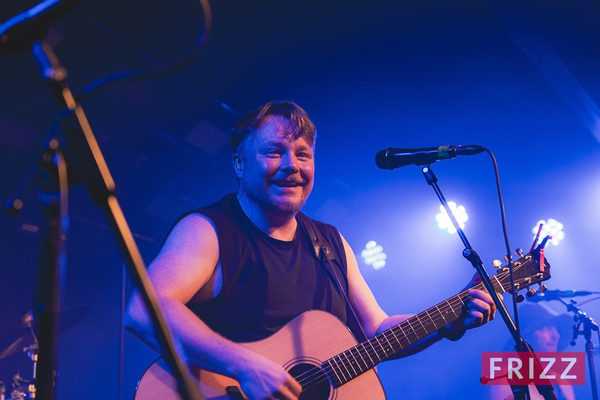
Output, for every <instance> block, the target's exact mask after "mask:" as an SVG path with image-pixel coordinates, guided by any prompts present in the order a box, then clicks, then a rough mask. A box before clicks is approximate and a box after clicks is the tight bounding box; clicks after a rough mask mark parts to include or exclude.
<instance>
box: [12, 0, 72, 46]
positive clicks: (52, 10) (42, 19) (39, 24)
mask: <svg viewBox="0 0 600 400" xmlns="http://www.w3.org/2000/svg"><path fill="white" fill-rule="evenodd" d="M82 1H83V0H45V1H42V2H41V3H39V4H38V5H36V6H33V7H32V8H30V9H29V10H27V11H24V12H22V13H21V14H19V15H16V16H14V17H12V18H11V19H9V20H8V21H5V22H4V23H2V24H0V57H2V56H3V55H5V54H6V53H8V52H9V50H13V49H15V50H17V51H21V50H25V49H27V48H28V47H29V46H30V45H31V44H32V43H33V42H35V41H37V40H40V39H41V38H42V36H43V35H44V34H45V31H46V28H47V27H48V25H49V24H50V23H52V22H53V21H54V20H56V19H58V18H60V17H62V16H63V15H65V14H67V13H68V12H70V11H72V10H73V9H75V8H76V7H77V6H78V5H79V3H81V2H82Z"/></svg>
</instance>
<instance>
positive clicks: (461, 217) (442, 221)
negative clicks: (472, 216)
mask: <svg viewBox="0 0 600 400" xmlns="http://www.w3.org/2000/svg"><path fill="white" fill-rule="evenodd" d="M448 207H450V211H452V214H453V215H454V218H456V221H457V222H458V226H460V227H461V229H464V228H465V222H467V220H468V219H469V216H468V215H467V211H466V210H465V208H464V207H463V206H457V205H456V203H455V202H453V201H449V202H448ZM435 220H436V221H437V222H438V227H439V228H440V229H442V230H447V231H448V233H456V228H455V227H454V225H453V224H452V221H451V220H450V217H449V216H448V213H447V212H446V209H445V208H444V206H440V212H439V213H438V214H437V215H436V216H435Z"/></svg>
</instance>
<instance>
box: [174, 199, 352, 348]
mask: <svg viewBox="0 0 600 400" xmlns="http://www.w3.org/2000/svg"><path fill="white" fill-rule="evenodd" d="M190 213H201V214H203V215H205V216H207V217H208V218H210V219H211V220H212V221H213V223H214V225H215V226H216V229H217V235H218V239H219V254H220V261H221V268H222V276H223V284H222V288H221V291H220V292H219V294H218V295H217V296H216V297H215V298H214V299H212V300H208V301H204V302H190V303H188V304H187V306H188V308H189V309H190V310H192V311H193V312H194V313H195V314H196V315H198V316H199V317H200V318H201V319H202V320H203V321H204V322H205V323H206V324H207V325H208V326H210V327H211V328H212V329H213V330H214V331H216V332H218V333H220V334H221V335H223V336H225V337H226V338H228V339H231V340H234V341H236V342H248V341H255V340H260V339H263V338H265V337H267V336H270V335H271V334H273V333H274V332H276V331H277V330H278V329H279V328H281V327H282V326H283V325H284V324H285V323H287V322H288V321H290V320H291V319H293V318H294V317H295V316H297V315H299V314H300V313H302V312H303V311H306V310H311V309H319V310H325V311H328V312H330V313H331V314H333V315H335V316H336V317H338V318H339V319H340V320H341V321H342V322H344V323H346V324H347V325H348V323H347V318H346V315H347V312H348V310H347V304H346V300H345V298H344V296H343V294H342V293H341V292H340V290H339V287H338V286H339V285H337V284H336V283H334V282H333V280H332V277H331V276H330V275H329V274H328V272H327V270H326V269H325V266H324V265H321V262H320V261H318V260H317V259H316V257H315V256H314V255H313V254H314V250H313V247H312V244H311V242H310V239H309V237H307V236H306V235H305V232H306V230H305V227H304V226H303V225H302V219H300V218H298V217H297V218H296V219H297V220H298V226H299V227H300V229H298V231H297V233H296V236H295V237H294V239H293V240H292V241H290V242H285V241H280V240H277V239H273V238H272V237H270V236H268V235H267V234H265V233H264V232H263V231H261V230H260V229H259V228H258V227H256V226H255V225H254V224H253V223H252V222H251V221H250V219H249V218H248V217H247V216H246V214H245V213H244V211H243V210H242V208H241V206H240V204H239V202H238V199H237V197H236V196H235V195H233V194H231V195H227V196H225V197H224V198H222V199H221V200H220V201H218V202H217V203H214V204H212V205H210V206H207V207H204V208H201V209H199V210H196V211H191V212H190ZM188 214H189V213H188ZM186 215H187V214H186ZM182 218H183V217H182ZM315 224H316V226H317V229H318V230H319V231H320V232H321V234H322V235H323V237H324V238H325V240H326V241H327V242H328V243H329V246H330V247H331V249H330V250H331V251H333V252H334V254H335V257H336V259H337V261H339V263H338V262H336V263H335V266H333V268H337V271H336V273H338V276H339V277H340V280H341V282H342V285H343V286H344V290H345V291H346V292H347V290H348V283H347V278H346V265H347V264H346V256H345V253H344V247H343V243H342V241H341V238H340V235H339V233H338V231H337V229H336V228H334V227H333V226H331V225H327V224H324V223H321V222H318V221H315ZM355 321H356V320H355V318H352V319H351V323H350V327H351V328H353V329H352V331H353V333H354V335H355V336H356V337H357V338H359V339H360V338H361V337H362V334H361V333H360V330H359V329H360V328H357V327H356V322H355Z"/></svg>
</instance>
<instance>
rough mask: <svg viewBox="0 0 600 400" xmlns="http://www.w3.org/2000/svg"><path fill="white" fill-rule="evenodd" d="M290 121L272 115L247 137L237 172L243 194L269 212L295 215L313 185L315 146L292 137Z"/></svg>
mask: <svg viewBox="0 0 600 400" xmlns="http://www.w3.org/2000/svg"><path fill="white" fill-rule="evenodd" d="M288 124H289V122H288V120H286V119H284V118H282V117H278V116H271V117H269V118H268V119H267V121H266V122H265V124H264V125H263V126H262V128H260V129H259V130H258V131H257V132H256V135H255V136H254V137H251V138H246V139H244V143H243V148H242V149H241V153H242V154H240V156H241V158H242V165H241V168H236V173H237V176H238V178H239V179H240V183H241V186H242V189H243V192H244V194H243V195H246V196H248V198H249V199H250V200H251V201H253V202H254V203H256V204H257V205H258V206H259V207H261V208H262V209H263V210H265V211H266V212H276V213H282V212H283V213H287V214H295V213H296V212H298V211H300V209H301V208H302V206H303V205H304V203H305V202H306V200H307V198H308V196H309V194H310V192H311V191H312V187H313V179H314V165H315V163H314V149H313V148H312V147H311V146H310V145H309V144H308V142H307V141H306V139H305V138H303V137H300V138H298V139H293V138H291V137H290V136H288V135H287V133H288V132H289V128H288Z"/></svg>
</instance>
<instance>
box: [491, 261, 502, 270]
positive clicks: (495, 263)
mask: <svg viewBox="0 0 600 400" xmlns="http://www.w3.org/2000/svg"><path fill="white" fill-rule="evenodd" d="M492 266H493V267H494V268H500V267H501V266H502V261H500V260H494V261H492Z"/></svg>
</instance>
